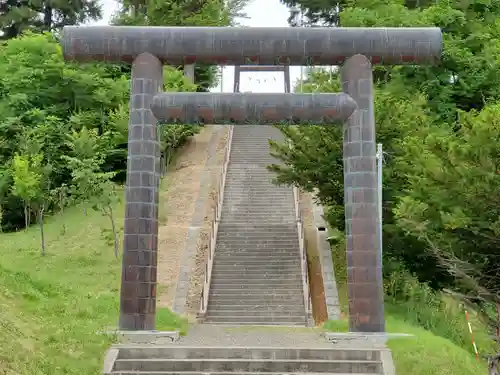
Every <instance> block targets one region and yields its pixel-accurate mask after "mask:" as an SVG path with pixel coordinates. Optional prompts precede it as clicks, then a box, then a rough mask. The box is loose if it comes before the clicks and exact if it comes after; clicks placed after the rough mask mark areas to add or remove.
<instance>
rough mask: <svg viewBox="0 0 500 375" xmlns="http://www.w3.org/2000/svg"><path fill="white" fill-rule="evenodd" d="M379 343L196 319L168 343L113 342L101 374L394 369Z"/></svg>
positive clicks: (304, 374)
mask: <svg viewBox="0 0 500 375" xmlns="http://www.w3.org/2000/svg"><path fill="white" fill-rule="evenodd" d="M388 358H390V352H389V351H388V350H387V349H386V348H385V346H384V345H383V343H381V342H378V341H374V340H371V339H366V338H363V337H362V336H359V337H344V338H342V337H339V339H338V340H335V341H334V342H332V341H330V340H328V339H327V338H326V336H325V335H324V333H322V331H321V330H319V329H316V328H309V327H284V326H280V327H269V326H268V327H263V326H259V327H251V326H244V327H242V326H228V325H210V324H198V325H196V326H194V327H192V328H191V330H190V331H189V334H188V335H187V336H184V337H181V338H180V339H178V340H177V341H174V342H171V343H160V342H158V341H156V342H154V340H153V342H151V343H149V344H118V345H113V347H112V348H111V349H110V350H109V351H108V353H107V355H106V360H105V369H104V374H105V375H167V374H169V375H174V374H175V375H177V374H178V375H207V374H210V375H292V374H293V375H323V374H324V375H326V374H336V375H394V372H393V371H391V361H390V360H389V361H388V360H387V359H388Z"/></svg>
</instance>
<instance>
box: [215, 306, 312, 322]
mask: <svg viewBox="0 0 500 375" xmlns="http://www.w3.org/2000/svg"><path fill="white" fill-rule="evenodd" d="M207 314H209V315H210V316H240V315H241V316H250V315H252V316H253V315H256V316H267V317H273V316H283V315H288V316H297V317H299V318H300V319H301V318H302V317H303V316H304V314H305V310H304V306H293V305H291V304H290V305H286V306H285V305H283V306H272V307H271V306H270V307H265V306H246V305H234V306H233V307H232V308H227V309H224V308H220V306H218V305H216V304H213V305H208V310H207Z"/></svg>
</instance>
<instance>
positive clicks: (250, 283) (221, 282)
mask: <svg viewBox="0 0 500 375" xmlns="http://www.w3.org/2000/svg"><path fill="white" fill-rule="evenodd" d="M229 285H231V286H238V287H249V288H262V287H264V286H266V285H271V286H274V287H281V288H292V289H296V290H299V288H301V287H302V281H301V280H300V279H299V278H297V279H295V280H290V279H286V280H276V279H274V280H271V279H256V280H242V279H238V280H234V279H231V278H221V277H216V275H214V276H212V280H211V282H210V287H211V288H225V287H227V286H229Z"/></svg>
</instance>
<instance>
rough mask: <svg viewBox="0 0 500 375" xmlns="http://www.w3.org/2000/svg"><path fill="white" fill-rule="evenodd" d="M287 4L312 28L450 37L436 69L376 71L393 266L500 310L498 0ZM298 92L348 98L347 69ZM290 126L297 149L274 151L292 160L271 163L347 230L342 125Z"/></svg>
mask: <svg viewBox="0 0 500 375" xmlns="http://www.w3.org/2000/svg"><path fill="white" fill-rule="evenodd" d="M285 3H287V4H290V5H298V6H301V7H302V9H303V10H304V11H305V12H306V14H307V12H312V13H314V14H315V15H316V16H315V17H316V18H314V15H311V14H310V16H311V17H310V21H311V22H312V23H313V24H314V23H321V22H326V23H329V24H340V25H342V26H352V27H355V26H366V27H376V26H386V27H389V26H396V27H397V26H438V27H440V28H441V29H442V31H443V40H444V53H443V59H442V60H443V61H442V63H441V64H439V65H438V66H432V67H419V66H400V67H376V68H375V71H374V84H375V116H376V126H377V142H380V143H382V144H383V147H384V151H385V157H384V159H385V164H384V171H383V177H384V182H383V188H384V190H383V221H384V226H383V231H384V235H383V240H384V257H385V262H384V264H385V268H386V272H390V269H391V267H393V266H394V265H397V267H403V268H405V269H408V270H409V271H411V272H413V273H414V274H415V275H416V276H418V278H419V279H420V281H424V282H428V283H429V284H430V285H431V286H432V287H433V288H436V289H446V290H453V291H454V292H455V293H458V295H461V296H463V297H466V299H467V300H468V301H469V302H473V303H484V302H485V301H495V302H499V300H498V296H497V290H498V288H499V287H500V276H498V270H497V267H496V261H497V258H498V257H499V256H500V246H499V243H498V240H497V239H498V238H499V234H500V230H499V228H500V224H499V212H498V209H497V202H496V199H497V196H499V191H498V189H499V185H498V184H499V181H500V180H499V177H498V174H499V151H498V150H499V139H500V131H499V127H500V123H499V122H498V117H499V114H500V107H499V104H498V103H500V98H499V96H498V95H499V94H498V89H497V87H498V86H499V82H498V79H500V66H499V65H498V61H499V60H498V56H500V50H499V47H500V34H499V26H500V23H499V22H498V19H500V17H499V16H500V1H498V0H493V1H487V2H485V1H482V0H470V1H465V2H463V1H462V2H456V1H451V0H445V1H439V2H430V1H399V0H391V1H381V0H356V1H344V2H340V3H337V2H335V3H334V4H333V3H332V4H329V3H328V0H326V1H322V0H319V1H313V0H303V1H297V2H294V3H293V4H292V3H288V2H285ZM337 5H339V7H338V8H337ZM332 15H338V19H337V20H336V21H332V19H329V18H328V17H330V16H332ZM300 87H301V89H302V90H303V91H306V92H307V91H309V92H311V91H312V92H336V91H340V90H341V89H340V83H339V79H338V75H337V73H335V72H334V73H333V74H331V73H329V72H326V71H321V70H312V71H311V72H310V73H309V74H308V77H307V78H306V79H305V81H304V82H303V83H302V85H300ZM280 129H281V131H282V132H283V133H284V134H285V135H286V137H287V138H288V143H290V144H291V146H292V147H289V144H288V143H279V142H278V143H272V149H273V152H274V154H275V155H276V156H277V157H278V158H279V159H281V160H282V161H283V162H284V164H283V165H273V166H271V167H270V169H272V170H274V171H276V172H277V177H276V178H277V181H278V182H279V183H283V184H290V185H297V186H300V187H302V188H303V189H305V190H307V191H310V192H313V191H314V192H317V197H318V200H319V201H320V202H321V203H323V204H324V205H326V206H327V207H328V210H327V220H328V222H329V223H330V225H331V226H332V227H333V228H335V229H337V230H340V231H342V230H343V229H344V211H343V210H344V208H343V203H344V202H343V200H344V199H343V172H342V169H343V164H342V131H341V129H338V128H333V127H326V126H324V127H321V126H315V127H311V126H298V127H289V128H285V127H281V128H280ZM316 189H317V190H316Z"/></svg>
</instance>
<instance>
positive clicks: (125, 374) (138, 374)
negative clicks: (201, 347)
mask: <svg viewBox="0 0 500 375" xmlns="http://www.w3.org/2000/svg"><path fill="white" fill-rule="evenodd" d="M111 374H112V375H289V374H285V373H283V374H280V373H276V372H262V371H259V372H239V371H238V372H226V371H224V372H204V371H200V372H192V371H176V372H172V371H120V372H119V373H118V372H114V371H113V372H112V373H111ZM106 375H107V374H106ZM301 375H318V374H316V373H309V372H304V373H301ZM337 375H366V373H365V374H354V373H351V374H337Z"/></svg>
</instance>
